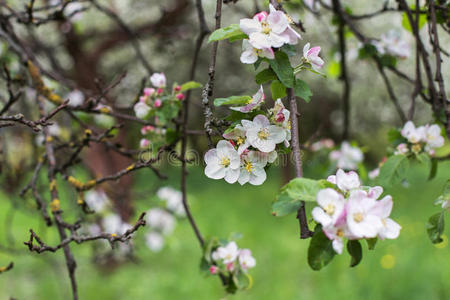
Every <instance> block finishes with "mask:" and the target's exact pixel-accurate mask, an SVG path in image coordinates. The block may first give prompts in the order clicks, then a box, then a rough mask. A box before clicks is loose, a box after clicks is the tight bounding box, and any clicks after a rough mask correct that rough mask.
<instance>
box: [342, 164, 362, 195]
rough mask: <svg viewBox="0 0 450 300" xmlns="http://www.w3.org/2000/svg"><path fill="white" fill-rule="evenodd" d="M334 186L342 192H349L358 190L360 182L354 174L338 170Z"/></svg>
mask: <svg viewBox="0 0 450 300" xmlns="http://www.w3.org/2000/svg"><path fill="white" fill-rule="evenodd" d="M336 185H337V186H338V188H339V189H341V190H343V191H350V190H353V189H356V188H359V187H360V186H361V182H360V180H359V176H358V174H357V173H356V172H354V171H350V172H348V173H345V172H344V171H343V170H342V169H339V170H338V171H337V173H336Z"/></svg>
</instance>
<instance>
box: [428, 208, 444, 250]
mask: <svg viewBox="0 0 450 300" xmlns="http://www.w3.org/2000/svg"><path fill="white" fill-rule="evenodd" d="M444 213H445V210H443V211H441V212H440V213H437V214H434V215H432V216H431V217H430V218H429V219H428V222H427V233H428V237H429V238H430V240H431V242H432V243H433V244H439V243H441V242H442V238H441V235H442V233H443V232H444V226H445V223H444Z"/></svg>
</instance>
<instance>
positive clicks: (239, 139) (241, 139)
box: [236, 137, 244, 145]
mask: <svg viewBox="0 0 450 300" xmlns="http://www.w3.org/2000/svg"><path fill="white" fill-rule="evenodd" d="M236 143H237V144H238V145H242V144H243V143H244V138H241V137H238V138H237V140H236Z"/></svg>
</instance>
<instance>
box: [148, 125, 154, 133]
mask: <svg viewBox="0 0 450 300" xmlns="http://www.w3.org/2000/svg"><path fill="white" fill-rule="evenodd" d="M146 127H147V131H150V132H152V131H155V127H154V126H152V125H148V126H146Z"/></svg>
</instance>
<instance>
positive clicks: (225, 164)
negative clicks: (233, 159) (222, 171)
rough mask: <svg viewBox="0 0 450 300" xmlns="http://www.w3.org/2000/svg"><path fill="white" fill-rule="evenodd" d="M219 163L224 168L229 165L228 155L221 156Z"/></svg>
mask: <svg viewBox="0 0 450 300" xmlns="http://www.w3.org/2000/svg"><path fill="white" fill-rule="evenodd" d="M220 165H221V166H222V167H224V168H226V167H228V166H229V165H230V159H229V158H228V157H222V159H221V160H220Z"/></svg>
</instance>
